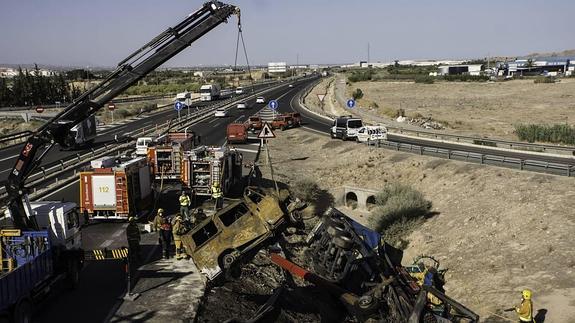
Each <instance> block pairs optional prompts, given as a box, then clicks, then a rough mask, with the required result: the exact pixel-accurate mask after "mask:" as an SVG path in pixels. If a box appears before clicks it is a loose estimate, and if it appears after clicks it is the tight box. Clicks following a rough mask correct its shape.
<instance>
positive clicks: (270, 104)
mask: <svg viewBox="0 0 575 323" xmlns="http://www.w3.org/2000/svg"><path fill="white" fill-rule="evenodd" d="M279 106H280V104H279V103H278V101H277V100H270V102H268V108H270V110H272V111H273V112H274V118H275V117H276V112H277V109H278V108H279Z"/></svg>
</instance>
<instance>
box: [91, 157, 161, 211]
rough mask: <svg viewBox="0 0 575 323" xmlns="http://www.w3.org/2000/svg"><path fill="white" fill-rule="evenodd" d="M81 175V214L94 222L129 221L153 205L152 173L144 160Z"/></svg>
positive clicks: (145, 159)
mask: <svg viewBox="0 0 575 323" xmlns="http://www.w3.org/2000/svg"><path fill="white" fill-rule="evenodd" d="M103 166H105V167H103V168H94V169H92V170H90V171H86V172H81V173H80V211H81V212H82V214H86V215H88V216H89V218H90V219H93V220H128V217H129V216H134V217H137V218H139V217H142V216H144V215H147V213H148V211H149V208H150V206H151V205H152V202H153V199H154V194H153V191H152V170H151V165H150V164H149V162H148V160H147V158H146V157H137V158H135V159H131V160H127V161H121V160H119V161H117V162H116V163H115V165H113V166H109V165H103Z"/></svg>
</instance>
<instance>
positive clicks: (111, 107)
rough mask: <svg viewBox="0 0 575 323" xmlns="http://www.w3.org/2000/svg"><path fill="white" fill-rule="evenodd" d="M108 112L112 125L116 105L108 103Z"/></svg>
mask: <svg viewBox="0 0 575 323" xmlns="http://www.w3.org/2000/svg"><path fill="white" fill-rule="evenodd" d="M108 110H110V113H111V114H112V123H114V110H116V105H115V104H114V103H113V102H110V103H108Z"/></svg>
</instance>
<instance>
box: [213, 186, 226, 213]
mask: <svg viewBox="0 0 575 323" xmlns="http://www.w3.org/2000/svg"><path fill="white" fill-rule="evenodd" d="M212 198H213V199H214V200H215V209H216V211H217V210H219V209H221V208H222V204H223V199H222V189H221V188H220V183H217V182H215V183H214V184H213V185H212Z"/></svg>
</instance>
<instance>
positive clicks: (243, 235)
mask: <svg viewBox="0 0 575 323" xmlns="http://www.w3.org/2000/svg"><path fill="white" fill-rule="evenodd" d="M301 207H302V203H301V202H300V201H299V200H291V199H290V197H289V192H288V191H287V190H280V191H279V192H277V193H276V192H275V191H273V190H264V189H260V188H257V187H247V188H246V189H245V190H244V194H243V197H242V198H241V199H239V200H236V201H233V202H232V203H230V204H229V205H227V206H226V207H224V208H223V209H221V210H220V211H218V212H216V213H215V214H213V215H211V216H209V217H208V218H206V219H205V220H204V221H202V222H201V223H200V224H198V225H197V226H196V227H194V228H193V229H191V230H190V231H189V232H187V233H186V234H184V235H183V236H182V243H183V245H184V246H185V249H186V253H188V254H189V256H191V257H192V259H193V260H194V263H195V264H196V266H197V267H198V269H199V270H200V271H201V272H202V273H203V274H205V275H206V276H207V278H208V279H209V280H212V281H213V280H215V279H216V278H218V277H219V276H220V274H222V273H224V274H225V275H224V276H225V277H226V278H228V279H229V278H232V277H234V276H237V275H239V271H240V265H241V263H242V262H243V261H244V260H245V259H247V258H249V255H253V253H255V252H257V251H258V250H259V249H260V248H261V247H262V243H263V242H264V241H266V240H268V239H269V238H270V237H272V236H273V235H274V234H275V233H277V232H280V231H281V230H280V228H281V227H282V226H283V225H284V224H286V223H290V222H291V223H296V222H298V221H299V220H300V218H301V216H300V215H299V209H301Z"/></svg>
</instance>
